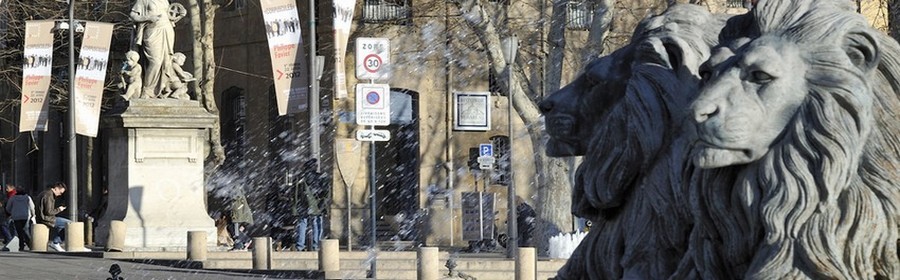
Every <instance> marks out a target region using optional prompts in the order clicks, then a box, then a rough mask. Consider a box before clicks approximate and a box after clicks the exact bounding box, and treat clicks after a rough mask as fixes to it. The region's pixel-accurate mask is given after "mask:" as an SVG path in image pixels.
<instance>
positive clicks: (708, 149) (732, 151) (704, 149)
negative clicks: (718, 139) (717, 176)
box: [692, 139, 756, 168]
mask: <svg viewBox="0 0 900 280" xmlns="http://www.w3.org/2000/svg"><path fill="white" fill-rule="evenodd" d="M692 154H693V156H692V158H693V161H694V164H695V165H697V166H699V167H700V168H719V167H725V166H730V165H737V164H744V163H749V162H752V161H754V160H756V159H755V157H754V156H753V154H754V153H753V150H752V149H746V148H735V147H724V146H722V145H715V144H712V143H710V142H708V141H705V140H702V139H701V140H699V141H697V142H695V143H694V148H693V153H692Z"/></svg>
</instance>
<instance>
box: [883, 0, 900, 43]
mask: <svg viewBox="0 0 900 280" xmlns="http://www.w3.org/2000/svg"><path fill="white" fill-rule="evenodd" d="M886 1H888V5H887V7H888V28H889V29H890V32H891V33H890V34H891V37H893V38H894V40H898V41H900V0H886Z"/></svg>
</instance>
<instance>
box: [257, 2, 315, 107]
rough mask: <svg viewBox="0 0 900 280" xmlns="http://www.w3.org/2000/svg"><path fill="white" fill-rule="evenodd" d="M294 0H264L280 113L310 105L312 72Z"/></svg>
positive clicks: (264, 13) (261, 4)
mask: <svg viewBox="0 0 900 280" xmlns="http://www.w3.org/2000/svg"><path fill="white" fill-rule="evenodd" d="M294 1H295V0H261V1H260V6H261V7H262V13H263V20H264V21H265V26H266V37H267V38H268V39H269V56H270V57H271V58H272V75H273V78H274V80H275V97H276V100H277V101H278V114H279V115H282V116H283V115H286V114H293V113H297V112H303V111H306V109H307V99H308V96H309V72H308V69H307V67H308V65H307V63H306V56H305V54H304V53H303V36H301V34H300V19H299V16H298V15H297V4H296V3H295V2H294Z"/></svg>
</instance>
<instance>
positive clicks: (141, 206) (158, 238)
mask: <svg viewBox="0 0 900 280" xmlns="http://www.w3.org/2000/svg"><path fill="white" fill-rule="evenodd" d="M215 120H216V116H215V115H212V114H210V113H208V112H206V110H205V109H203V108H202V107H201V106H200V104H199V103H198V102H197V101H190V100H176V99H132V100H131V101H129V105H128V107H127V109H125V111H124V112H122V113H120V114H116V115H111V116H107V117H104V118H103V120H102V129H103V132H102V135H103V138H104V141H103V142H104V147H103V149H104V150H105V153H104V157H103V160H104V162H105V166H107V175H108V176H109V177H108V178H109V179H108V183H109V204H108V206H107V210H106V213H105V214H104V215H103V217H101V218H100V223H99V226H98V227H97V230H96V232H97V241H98V242H106V241H107V237H108V236H109V232H110V223H111V221H113V220H121V221H123V222H124V223H125V224H126V225H127V227H126V233H125V247H128V248H150V249H163V248H170V249H177V248H183V247H184V246H185V244H187V235H186V234H185V232H188V231H198V230H199V231H206V233H207V235H208V236H215V234H216V227H215V224H214V222H213V220H212V218H210V217H209V215H208V214H207V207H206V188H205V184H204V174H203V161H204V159H205V158H206V151H205V150H206V149H205V148H204V147H206V145H207V139H208V138H209V129H210V128H211V127H212V126H213V125H214V124H215ZM215 241H216V239H215V238H207V240H206V242H207V244H206V245H207V246H215V245H216V244H215ZM98 245H106V244H98Z"/></svg>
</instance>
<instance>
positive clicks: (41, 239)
mask: <svg viewBox="0 0 900 280" xmlns="http://www.w3.org/2000/svg"><path fill="white" fill-rule="evenodd" d="M49 241H50V228H48V227H47V226H45V225H44V224H34V225H32V226H31V244H30V245H29V246H31V251H33V252H47V242H49Z"/></svg>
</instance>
